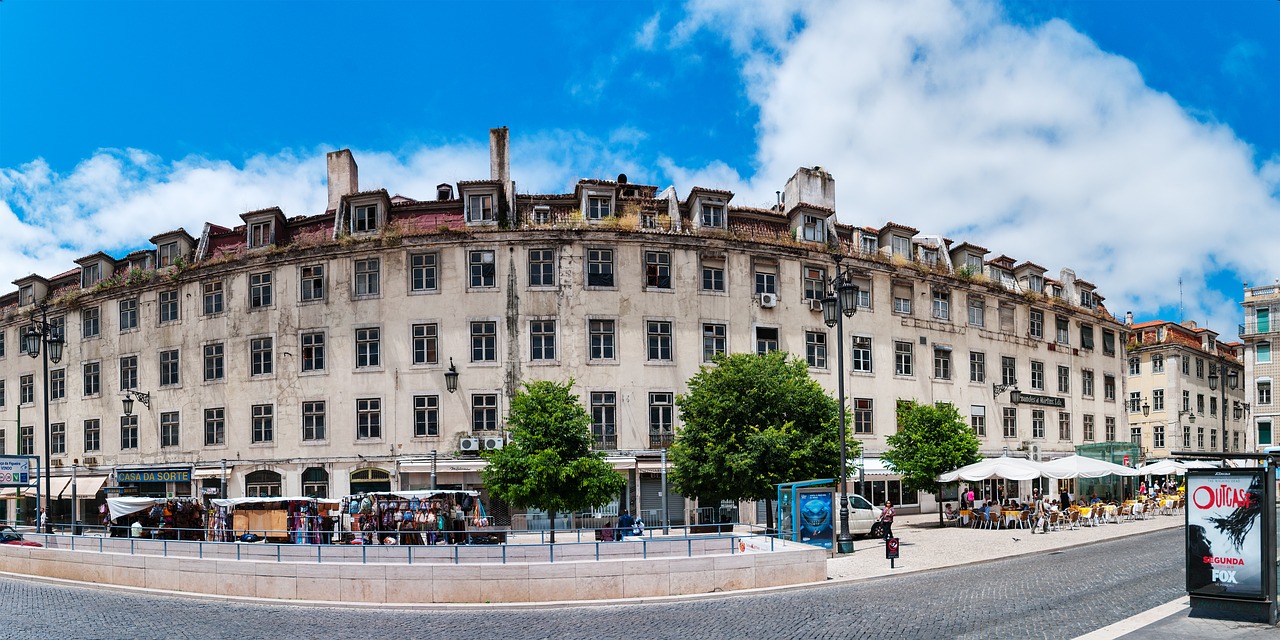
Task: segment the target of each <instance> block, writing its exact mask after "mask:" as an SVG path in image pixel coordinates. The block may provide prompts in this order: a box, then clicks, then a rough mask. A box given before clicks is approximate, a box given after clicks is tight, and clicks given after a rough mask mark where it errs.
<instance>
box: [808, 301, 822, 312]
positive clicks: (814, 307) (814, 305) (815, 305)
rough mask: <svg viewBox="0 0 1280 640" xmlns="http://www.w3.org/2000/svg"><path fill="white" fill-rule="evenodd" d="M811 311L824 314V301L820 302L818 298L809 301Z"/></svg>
mask: <svg viewBox="0 0 1280 640" xmlns="http://www.w3.org/2000/svg"><path fill="white" fill-rule="evenodd" d="M809 310H810V311H817V312H819V313H821V312H822V301H821V300H819V299H817V298H813V299H811V300H809Z"/></svg>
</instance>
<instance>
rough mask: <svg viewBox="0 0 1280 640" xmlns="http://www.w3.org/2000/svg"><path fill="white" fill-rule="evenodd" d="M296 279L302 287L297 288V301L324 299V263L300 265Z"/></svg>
mask: <svg viewBox="0 0 1280 640" xmlns="http://www.w3.org/2000/svg"><path fill="white" fill-rule="evenodd" d="M298 280H299V282H300V283H301V285H302V288H301V289H299V290H298V300H299V301H301V302H319V301H321V300H324V292H325V278H324V265H322V264H311V265H306V266H304V267H302V269H301V271H299V273H298Z"/></svg>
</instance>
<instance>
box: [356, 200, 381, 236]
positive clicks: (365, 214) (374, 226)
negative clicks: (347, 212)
mask: <svg viewBox="0 0 1280 640" xmlns="http://www.w3.org/2000/svg"><path fill="white" fill-rule="evenodd" d="M377 230H378V205H376V204H367V205H364V206H359V207H356V208H355V212H354V213H353V214H352V215H351V233H368V232H370V231H377Z"/></svg>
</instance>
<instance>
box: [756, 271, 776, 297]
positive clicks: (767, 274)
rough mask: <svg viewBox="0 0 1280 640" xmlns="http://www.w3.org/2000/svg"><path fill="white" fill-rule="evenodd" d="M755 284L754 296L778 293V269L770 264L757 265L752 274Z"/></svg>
mask: <svg viewBox="0 0 1280 640" xmlns="http://www.w3.org/2000/svg"><path fill="white" fill-rule="evenodd" d="M753 276H754V278H755V282H756V294H757V295H759V294H761V293H777V292H778V267H777V266H776V265H771V264H757V265H755V269H754V272H753Z"/></svg>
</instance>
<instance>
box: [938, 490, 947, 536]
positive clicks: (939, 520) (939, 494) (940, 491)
mask: <svg viewBox="0 0 1280 640" xmlns="http://www.w3.org/2000/svg"><path fill="white" fill-rule="evenodd" d="M937 495H938V526H940V527H945V526H947V521H946V520H943V519H942V487H938V494H937Z"/></svg>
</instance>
